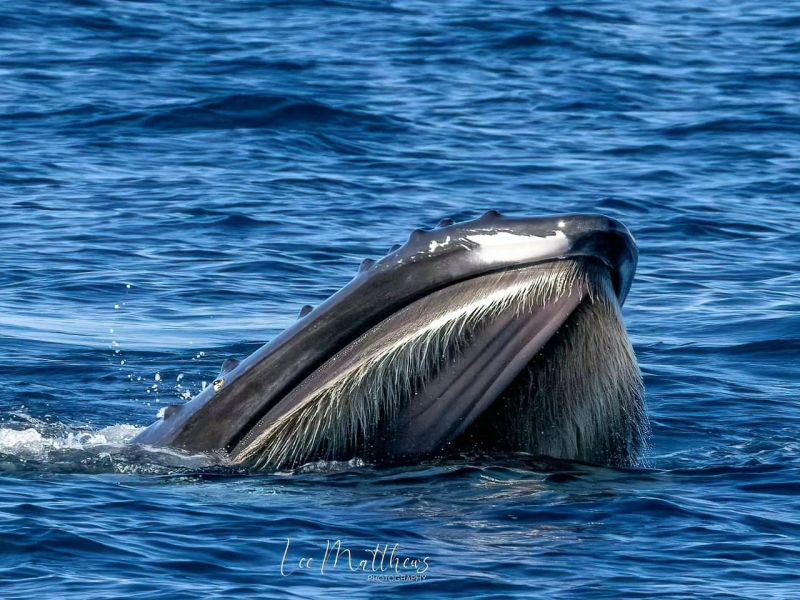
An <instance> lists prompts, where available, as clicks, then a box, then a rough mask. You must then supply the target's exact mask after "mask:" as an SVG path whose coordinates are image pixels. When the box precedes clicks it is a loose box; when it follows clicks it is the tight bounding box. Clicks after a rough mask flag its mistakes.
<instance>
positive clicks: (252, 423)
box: [136, 211, 637, 460]
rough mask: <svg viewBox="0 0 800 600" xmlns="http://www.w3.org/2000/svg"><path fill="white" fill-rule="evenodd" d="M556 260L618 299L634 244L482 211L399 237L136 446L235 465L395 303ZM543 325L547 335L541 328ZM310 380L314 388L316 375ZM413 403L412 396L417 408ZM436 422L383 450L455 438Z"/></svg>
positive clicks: (617, 226) (585, 222) (504, 367)
mask: <svg viewBox="0 0 800 600" xmlns="http://www.w3.org/2000/svg"><path fill="white" fill-rule="evenodd" d="M559 261H575V262H576V264H577V263H580V264H590V263H591V264H595V265H601V266H602V267H603V268H604V271H605V272H606V273H607V274H608V278H609V281H610V284H611V287H612V288H613V293H612V295H613V296H614V297H615V298H616V301H617V302H618V303H619V304H620V305H621V304H622V303H623V302H624V300H625V297H626V296H627V293H628V290H629V289H630V285H631V281H632V278H633V273H634V271H635V267H636V261H637V250H636V244H635V242H634V240H633V238H632V236H631V235H630V233H629V232H628V230H627V229H626V228H625V226H624V225H622V224H621V223H619V222H618V221H615V220H613V219H610V218H608V217H604V216H601V215H558V216H553V217H544V218H527V219H515V218H506V217H503V216H501V215H499V214H498V213H495V212H492V211H490V212H489V213H486V214H485V215H483V216H482V217H480V218H478V219H476V220H474V221H467V222H463V223H453V224H449V223H445V224H444V225H443V226H441V227H438V228H436V229H432V230H416V231H414V232H413V233H412V234H411V236H410V237H409V239H408V241H407V242H406V244H404V245H403V246H401V247H399V248H397V249H395V250H393V251H392V252H390V253H389V254H388V255H386V256H385V257H383V258H382V259H380V260H378V261H376V262H367V263H365V264H364V265H363V266H362V269H360V270H359V272H358V274H357V275H356V276H355V277H354V279H353V280H352V281H351V282H350V283H348V284H347V285H346V286H344V287H343V288H342V289H341V290H339V291H338V292H337V293H336V294H334V295H333V296H331V297H330V298H329V299H328V300H326V301H325V302H323V303H322V304H321V305H319V306H318V307H316V308H315V309H313V310H311V311H307V312H306V313H305V314H304V315H303V316H301V318H300V319H298V321H297V322H296V323H295V324H294V325H292V326H291V327H289V328H288V329H287V330H285V331H284V332H283V333H281V334H280V335H279V336H278V337H276V338H275V339H274V340H272V341H271V342H270V343H268V344H266V345H265V346H263V347H262V348H260V349H259V350H257V351H256V352H254V353H253V354H252V355H250V356H249V357H247V358H245V359H243V360H242V361H241V362H239V363H238V364H237V365H235V366H234V367H233V368H232V369H230V370H228V371H227V372H226V373H225V374H224V378H222V377H221V378H219V379H218V381H217V382H215V385H214V386H209V387H208V388H206V389H205V390H203V391H202V392H201V393H200V394H198V395H197V396H196V397H195V398H194V399H192V400H191V401H190V402H188V403H186V404H185V405H181V406H179V407H177V408H174V409H171V410H170V411H168V412H166V414H168V416H167V417H165V418H163V419H161V420H159V421H157V422H156V423H154V424H153V425H151V426H150V427H149V428H147V429H146V430H145V431H144V432H143V433H142V434H140V436H139V437H138V438H137V440H136V441H137V442H138V443H142V444H150V445H168V446H174V447H178V448H183V449H186V450H190V451H215V450H224V451H226V452H231V456H232V457H233V458H234V460H235V459H236V457H237V456H243V455H246V453H245V452H244V448H246V447H247V445H246V441H247V440H250V441H252V440H253V439H254V436H255V435H256V433H257V432H259V431H263V430H264V424H265V422H266V423H269V422H270V419H271V415H272V416H274V415H279V414H282V412H281V411H283V412H285V409H286V406H287V400H286V399H287V398H294V399H295V400H296V399H297V398H298V396H301V394H298V392H297V390H298V389H301V390H302V389H303V386H304V385H305V387H309V385H310V384H309V383H308V382H309V381H312V380H314V377H317V379H319V378H320V373H321V372H322V371H324V370H326V369H327V370H328V371H331V370H332V371H335V369H336V367H335V366H334V365H332V364H329V363H330V361H331V359H333V358H335V357H336V356H337V354H339V353H341V352H342V351H343V350H344V349H346V348H348V347H349V346H351V345H352V344H353V343H354V342H357V341H358V340H360V339H361V338H362V337H363V336H365V335H369V333H370V332H371V331H373V330H376V329H380V327H381V326H382V324H385V323H386V322H387V321H389V320H390V319H392V318H393V317H394V319H395V321H397V320H402V318H403V317H402V316H401V317H398V316H397V315H403V314H405V313H403V311H404V309H405V310H406V312H408V307H410V306H412V305H414V304H415V303H417V302H420V301H423V300H424V299H425V298H428V297H433V296H434V295H435V294H439V297H438V300H439V304H440V305H446V304H447V301H446V299H447V293H448V291H447V290H448V289H449V290H452V289H455V287H456V286H459V285H462V286H463V287H464V289H469V286H470V283H469V282H471V281H474V282H478V281H480V280H481V279H482V278H486V277H487V276H490V275H492V274H497V273H500V274H502V273H505V272H509V273H510V272H514V271H520V270H524V269H528V268H534V267H536V266H537V265H539V266H541V265H547V264H553V263H558V262H559ZM476 289H484V288H481V287H480V286H478V288H476ZM465 293H466V292H465ZM586 293H587V290H585V289H584V290H572V291H571V293H570V294H568V295H567V296H566V297H568V298H569V297H573V298H577V297H581V298H582V297H583V295H585V294H586ZM467 295H468V294H467ZM574 308H575V306H571V307H570V306H568V305H567V304H564V302H563V301H562V304H561V305H560V308H558V307H556V308H554V309H553V310H555V311H556V312H554V313H553V314H552V315H549V317H547V315H546V314H545V312H543V311H540V313H539V317H538V318H539V319H540V321H536V319H535V318H528V319H527V320H525V323H522V322H521V321H520V322H514V323H512V322H511V321H509V323H507V326H506V327H499V326H498V329H497V331H496V332H495V333H496V335H494V336H492V335H491V334H484V336H485V337H486V339H485V340H484V341H483V342H482V343H483V346H485V347H489V346H491V344H492V342H494V343H495V345H498V344H499V346H498V347H500V346H502V344H501V343H500V342H497V339H498V336H499V338H500V339H502V335H503V331H506V330H508V331H512V330H514V329H515V328H516V330H519V331H522V332H523V333H519V334H518V335H517V338H515V340H508V345H507V346H506V348H511V347H517V346H519V347H524V346H525V342H526V340H527V341H528V342H530V340H531V339H537V334H538V339H539V343H541V345H544V344H545V343H546V341H547V339H549V337H551V336H552V332H550V329H552V328H553V327H555V329H557V328H558V326H560V325H561V324H563V322H564V321H565V320H566V317H567V316H568V315H569V314H570V313H571V312H572V310H574ZM559 310H560V311H561V312H558V311H559ZM508 318H509V319H511V317H508ZM514 318H516V319H519V317H518V316H517V317H514ZM512 320H513V319H512ZM537 323H538V324H537ZM512 325H513V326H512ZM383 326H384V327H385V325H383ZM542 331H544V332H545V333H547V332H550V333H549V334H548V335H545V334H543V333H541V332H542ZM514 344H516V345H517V346H514ZM534 346H535V344H534V345H532V346H529V350H530V348H533V347H534ZM476 347H477V346H476ZM496 354H497V356H498V357H500V358H497V359H496V360H494V362H492V361H488V357H489V355H488V354H487V355H486V356H484V358H483V360H484V363H485V364H484V368H485V369H489V370H490V371H491V370H494V371H496V374H497V375H498V376H499V377H498V381H500V382H502V381H505V379H508V378H509V377H510V374H511V373H512V371H514V369H509V367H508V365H509V364H510V363H513V364H514V365H517V367H518V366H519V364H520V363H521V362H522V361H523V358H522V357H524V356H526V354H525V352H521V351H520V352H516V353H513V352H511V353H509V352H507V354H509V356H508V357H507V358H505V359H504V358H502V357H503V352H500V351H498V352H497V353H496ZM512 354H513V356H512ZM476 360H478V359H477V358H476ZM479 362H480V361H479ZM339 364H342V363H341V361H340V363H339ZM515 368H516V367H515ZM465 372H466V371H465ZM503 373H506V374H505V375H503ZM443 381H444V380H443ZM452 383H453V385H455V384H456V383H458V382H456V381H454V382H452ZM462 383H463V382H462ZM317 384H319V385H321V384H320V383H319V381H317ZM319 385H318V387H319ZM498 385H500V384H498ZM495 387H497V386H495ZM451 389H455V388H451ZM495 392H496V390H495V391H491V390H490V391H489V392H487V394H486V395H485V398H484V399H483V400H480V399H478V400H476V404H475V405H474V406H475V410H476V411H479V410H483V409H480V406H481V402H483V404H485V405H487V406H488V405H490V404H491V401H492V396H493V395H494V396H496V393H495ZM442 393H444V391H443V392H442ZM431 398H434V396H431ZM434 400H435V398H434ZM434 400H431V399H429V400H428V403H429V404H430V407H429V409H428V411H427V415H428V417H429V418H428V423H429V426H430V425H431V424H434V423H436V422H437V421H436V419H434V418H430V417H431V415H437V414H441V413H442V412H443V411H442V407H443V406H445V404H444V403H441V404H439V403H438V401H434ZM423 404H424V403H422V402H418V403H417V404H415V406H417V407H418V408H419V407H420V406H422V405H423ZM431 407H436V409H434V408H431ZM484 409H485V407H484ZM461 410H462V411H466V413H469V407H466V408H465V407H464V406H461ZM274 411H277V412H274ZM423 412H425V411H423ZM444 412H445V413H446V412H447V411H444ZM462 416H463V415H462ZM467 417H468V414H467V415H466V416H463V419H462V421H464V420H468V419H467ZM398 419H400V420H402V419H405V420H406V422H408V423H412V424H413V423H415V422H416V423H420V422H421V421H420V419H414V417H413V416H410V414H409V413H403V414H400V415H399V416H398ZM444 420H445V421H446V420H447V419H444ZM441 421H442V419H441V417H439V422H441ZM439 429H441V430H442V431H438V433H436V432H432V431H429V433H428V434H426V433H424V431H425V428H416V429H415V428H414V427H408V428H407V430H408V431H412V430H413V431H415V432H417V433H415V434H414V435H408V436H406V437H404V438H403V437H402V436H400V437H398V436H396V435H395V437H394V438H393V441H391V443H388V442H387V446H386V447H387V449H386V451H385V452H386V453H387V454H388V455H392V456H394V455H396V456H401V455H402V456H409V455H414V454H415V453H417V452H418V453H419V454H425V453H428V452H430V451H431V449H432V448H434V447H438V446H441V445H442V444H443V443H447V442H448V441H450V440H452V438H453V436H454V435H456V434H457V433H459V431H458V430H459V427H455V429H454V427H453V425H452V423H451V424H450V425H448V426H442V427H439ZM444 430H446V431H444Z"/></svg>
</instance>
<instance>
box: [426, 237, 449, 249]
mask: <svg viewBox="0 0 800 600" xmlns="http://www.w3.org/2000/svg"><path fill="white" fill-rule="evenodd" d="M449 243H450V236H449V235H448V236H447V237H446V238H445V240H444V241H443V242H441V243H440V242H437V241H436V240H433V241H432V242H431V243H430V244H428V251H429V252H436V249H437V248H444V247H445V246H447V245H448V244H449Z"/></svg>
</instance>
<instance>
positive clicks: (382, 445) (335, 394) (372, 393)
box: [230, 258, 647, 468]
mask: <svg viewBox="0 0 800 600" xmlns="http://www.w3.org/2000/svg"><path fill="white" fill-rule="evenodd" d="M645 415H646V413H645V410H644V401H643V387H642V381H641V376H640V373H639V369H638V366H637V364H636V359H635V356H634V354H633V349H632V347H631V344H630V341H629V339H628V336H627V333H626V332H625V328H624V325H623V323H622V319H621V314H620V306H619V301H618V298H617V295H616V293H615V291H614V286H613V284H612V277H611V272H610V271H609V269H608V268H607V267H605V266H604V265H602V264H600V263H599V262H597V261H595V260H592V259H590V258H575V259H563V260H552V261H548V262H543V263H538V264H532V265H525V266H520V267H516V268H512V269H506V270H501V271H496V272H489V273H484V274H481V275H479V276H477V277H474V278H471V279H467V280H462V281H458V282H455V283H452V284H451V285H448V286H446V287H443V288H441V289H438V290H436V291H433V292H431V293H429V294H427V295H425V296H423V297H421V298H419V299H417V300H415V301H414V302H412V303H410V304H408V305H406V306H404V307H403V308H401V309H399V310H397V311H396V312H394V313H393V314H391V315H389V316H387V317H386V318H384V319H383V320H382V321H381V322H380V323H378V324H376V325H375V326H374V327H371V328H370V329H369V330H368V331H366V332H365V333H363V334H362V335H361V336H359V337H358V338H356V339H355V340H353V341H351V342H350V343H348V344H347V345H346V346H344V347H343V348H341V349H340V350H339V351H338V352H336V353H335V354H333V355H332V356H330V357H329V358H328V359H327V360H326V361H325V362H324V363H322V364H321V365H320V366H318V367H317V368H316V369H315V370H314V371H313V372H311V373H310V374H309V375H308V376H307V377H305V378H304V379H303V381H302V382H300V383H299V384H298V385H297V386H295V387H294V388H293V389H291V390H290V391H289V392H288V393H287V394H286V395H285V396H284V397H283V398H282V399H281V400H280V401H279V402H277V403H276V404H275V405H274V406H272V408H271V409H270V410H269V411H268V412H267V413H266V414H265V415H263V416H262V417H261V418H260V420H259V421H258V422H257V423H256V424H255V425H254V426H253V427H252V428H251V429H250V430H249V431H248V432H247V433H246V435H244V436H243V437H242V438H241V439H240V440H238V443H237V444H236V445H235V446H234V447H233V448H232V449H231V451H230V454H231V457H232V459H233V460H234V461H235V462H237V463H240V464H244V465H247V466H251V467H255V468H280V467H287V466H294V465H298V464H302V463H305V462H309V461H313V460H330V459H336V460H343V459H349V458H353V457H361V458H365V459H367V460H373V461H375V462H382V461H390V462H402V461H404V460H417V459H419V458H420V457H428V456H438V455H443V454H447V453H448V452H453V451H464V450H478V451H484V450H488V451H494V452H496V451H502V452H518V451H523V452H529V453H532V454H544V455H548V456H552V457H555V458H566V459H574V460H583V461H586V462H592V463H601V464H615V465H631V464H633V463H634V462H635V460H636V456H637V455H638V453H639V450H640V449H641V446H642V445H643V443H644V440H645V438H646V431H647V420H646V416H645Z"/></svg>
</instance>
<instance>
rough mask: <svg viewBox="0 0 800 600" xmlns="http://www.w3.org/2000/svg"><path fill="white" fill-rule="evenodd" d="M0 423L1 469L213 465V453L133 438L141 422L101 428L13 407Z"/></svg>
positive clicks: (174, 469) (157, 470)
mask: <svg viewBox="0 0 800 600" xmlns="http://www.w3.org/2000/svg"><path fill="white" fill-rule="evenodd" d="M12 417H13V420H14V421H15V423H14V426H13V427H1V428H0V473H20V472H49V473H128V474H130V473H148V474H175V473H182V472H186V471H190V470H197V469H199V468H205V467H208V466H211V465H213V463H214V461H213V459H212V458H211V457H210V456H208V455H192V454H187V453H184V452H179V451H176V450H171V449H164V448H158V449H155V448H147V447H141V446H136V445H133V444H131V441H132V440H133V438H135V437H136V435H137V434H138V433H139V432H140V431H142V429H143V428H142V427H137V426H135V425H129V424H118V425H111V426H108V427H103V428H101V429H97V430H88V429H79V428H71V427H68V426H66V425H63V424H60V423H56V424H52V423H47V422H45V421H42V420H39V419H36V418H33V417H30V416H28V415H26V414H21V413H14V414H13V415H12Z"/></svg>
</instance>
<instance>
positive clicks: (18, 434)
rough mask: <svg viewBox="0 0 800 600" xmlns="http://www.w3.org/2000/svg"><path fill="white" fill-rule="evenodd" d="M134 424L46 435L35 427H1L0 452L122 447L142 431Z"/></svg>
mask: <svg viewBox="0 0 800 600" xmlns="http://www.w3.org/2000/svg"><path fill="white" fill-rule="evenodd" d="M142 429H143V428H142V427H136V426H134V425H125V424H122V425H112V426H110V427H104V428H103V429H100V430H98V431H80V432H64V433H63V434H62V435H52V436H49V435H46V434H43V433H42V432H41V431H39V430H37V429H35V428H34V427H29V428H27V429H11V428H7V427H3V428H0V452H1V453H3V454H11V455H18V454H27V455H44V454H46V453H47V452H48V451H50V450H64V449H69V450H85V449H90V448H92V447H95V446H124V445H126V444H127V443H129V442H130V441H131V440H133V438H134V437H136V435H137V434H138V433H139V432H140V431H142Z"/></svg>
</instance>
